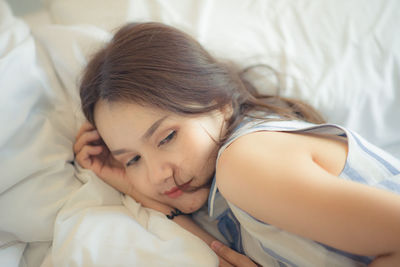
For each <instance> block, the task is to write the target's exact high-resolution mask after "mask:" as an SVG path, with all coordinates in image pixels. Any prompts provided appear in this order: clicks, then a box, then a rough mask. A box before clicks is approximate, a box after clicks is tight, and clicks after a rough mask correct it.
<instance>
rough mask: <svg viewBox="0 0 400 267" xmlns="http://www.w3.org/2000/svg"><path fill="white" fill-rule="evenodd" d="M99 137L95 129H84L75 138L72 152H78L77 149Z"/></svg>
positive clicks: (79, 149)
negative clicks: (84, 130)
mask: <svg viewBox="0 0 400 267" xmlns="http://www.w3.org/2000/svg"><path fill="white" fill-rule="evenodd" d="M99 139H100V135H99V132H97V130H92V131H86V132H83V133H82V134H81V135H80V137H79V139H77V140H76V142H75V144H74V147H73V149H74V153H75V154H78V153H79V151H81V149H82V148H83V147H84V146H85V145H88V144H89V143H90V142H93V141H96V140H99Z"/></svg>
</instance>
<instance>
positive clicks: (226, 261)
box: [211, 241, 259, 267]
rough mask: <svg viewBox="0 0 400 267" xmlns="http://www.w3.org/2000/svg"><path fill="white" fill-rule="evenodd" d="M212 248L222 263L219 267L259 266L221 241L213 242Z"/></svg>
mask: <svg viewBox="0 0 400 267" xmlns="http://www.w3.org/2000/svg"><path fill="white" fill-rule="evenodd" d="M211 248H212V249H213V250H214V252H215V253H216V254H217V255H218V257H219V259H220V262H219V267H226V266H238V267H256V266H259V265H257V264H256V263H254V262H253V261H252V260H250V259H249V258H248V257H246V256H245V255H243V254H240V253H238V252H236V251H234V250H233V249H230V248H229V247H227V246H225V245H224V244H222V243H221V242H219V241H213V242H212V243H211Z"/></svg>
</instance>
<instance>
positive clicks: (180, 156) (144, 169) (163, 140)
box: [95, 102, 224, 213]
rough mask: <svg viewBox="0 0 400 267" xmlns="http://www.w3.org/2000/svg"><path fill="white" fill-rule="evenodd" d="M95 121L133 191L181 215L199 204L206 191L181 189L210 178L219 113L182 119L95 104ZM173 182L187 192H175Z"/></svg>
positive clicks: (121, 105)
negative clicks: (177, 211) (179, 211)
mask: <svg viewBox="0 0 400 267" xmlns="http://www.w3.org/2000/svg"><path fill="white" fill-rule="evenodd" d="M95 120H96V126H97V130H98V131H99V133H100V136H101V137H102V139H103V141H104V142H105V143H106V145H107V147H108V148H109V150H110V151H111V152H112V154H113V156H114V158H115V159H117V160H118V161H119V162H121V163H122V164H123V165H124V166H125V168H126V174H127V175H128V177H129V179H130V181H131V183H132V184H133V185H134V187H135V189H137V190H138V191H139V192H141V193H142V194H144V195H146V196H147V197H150V198H151V199H154V200H157V201H159V202H162V203H165V204H167V205H169V206H172V207H176V208H178V209H180V210H181V211H183V212H186V213H190V212H193V211H196V210H197V209H199V208H200V207H201V206H203V205H204V203H205V202H206V201H207V198H208V193H209V190H210V189H209V187H202V188H200V189H198V190H195V191H192V192H190V191H189V192H186V191H187V190H190V189H191V188H194V187H196V188H197V187H200V186H203V185H206V184H208V183H209V182H210V179H211V178H212V177H213V174H214V171H215V161H216V157H217V152H218V145H217V144H216V142H215V140H219V137H220V134H222V133H223V126H224V123H223V122H224V116H223V114H222V113H221V112H214V113H212V114H208V115H204V116H190V117H187V116H180V115H177V114H174V113H171V112H166V111H162V110H159V109H154V108H150V107H145V106H141V105H137V104H132V103H121V102H115V103H107V102H99V103H97V104H96V108H95ZM221 131H222V132H221ZM174 177H175V179H174ZM175 181H176V182H175ZM176 183H178V184H179V185H181V186H182V188H184V189H187V190H184V191H182V190H180V189H178V187H177V185H176Z"/></svg>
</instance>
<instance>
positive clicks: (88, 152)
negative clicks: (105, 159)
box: [76, 145, 103, 169]
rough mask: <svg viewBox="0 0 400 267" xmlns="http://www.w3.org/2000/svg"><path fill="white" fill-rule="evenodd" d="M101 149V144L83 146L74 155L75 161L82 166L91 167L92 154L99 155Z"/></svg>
mask: <svg viewBox="0 0 400 267" xmlns="http://www.w3.org/2000/svg"><path fill="white" fill-rule="evenodd" d="M102 151H103V147H101V146H87V145H86V146H84V147H83V148H82V149H81V151H80V152H79V153H78V154H77V155H76V161H77V162H78V163H79V165H81V166H82V167H83V168H86V169H91V167H92V163H93V159H92V156H96V155H99V154H100V153H101V152H102Z"/></svg>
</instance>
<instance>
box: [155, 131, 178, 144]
mask: <svg viewBox="0 0 400 267" xmlns="http://www.w3.org/2000/svg"><path fill="white" fill-rule="evenodd" d="M175 135H176V131H172V132H171V133H170V134H169V135H168V136H167V137H165V138H164V139H163V140H161V142H160V143H159V144H158V146H162V145H164V144H166V143H168V142H169V141H171V140H172V139H173V138H174V137H175Z"/></svg>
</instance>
